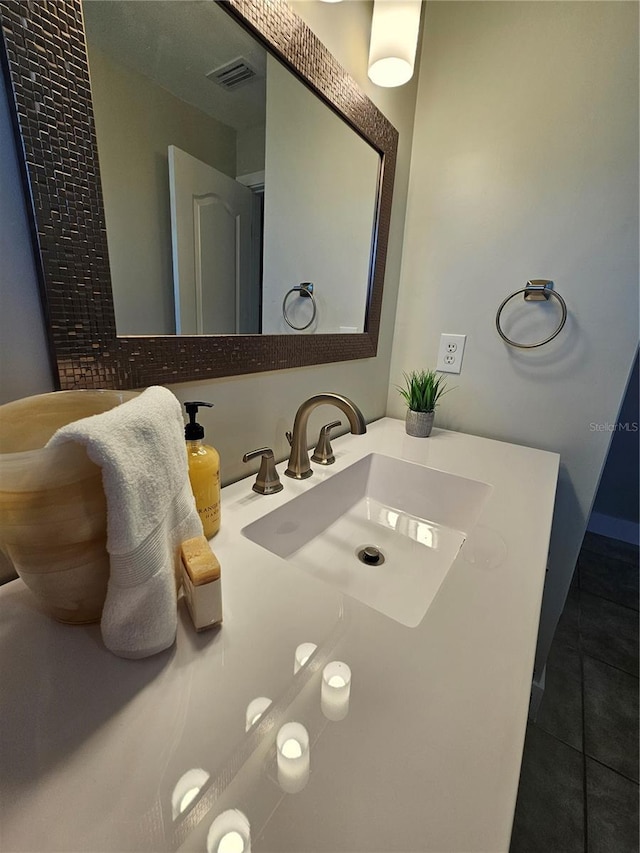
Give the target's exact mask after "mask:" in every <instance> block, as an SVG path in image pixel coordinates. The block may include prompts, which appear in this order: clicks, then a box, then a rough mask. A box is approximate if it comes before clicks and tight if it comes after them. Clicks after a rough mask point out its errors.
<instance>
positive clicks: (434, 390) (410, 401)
mask: <svg viewBox="0 0 640 853" xmlns="http://www.w3.org/2000/svg"><path fill="white" fill-rule="evenodd" d="M403 376H404V382H405V385H404V388H403V387H401V386H400V385H398V386H397V388H398V391H399V392H400V394H401V395H402V396H403V398H404V400H405V402H406V404H407V406H408V407H409V408H408V409H407V417H406V421H405V426H406V430H407V435H413V436H415V437H416V438H428V437H429V436H430V435H431V430H432V428H433V419H434V417H435V410H436V406H437V405H438V401H439V399H440V397H442V395H443V394H445V393H446V392H447V391H449V390H451V389H449V388H447V386H446V383H445V382H444V381H443V379H442V376H438V374H437V373H436V372H435V370H412V371H411V373H408V374H407V373H404V374H403Z"/></svg>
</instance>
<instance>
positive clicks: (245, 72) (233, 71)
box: [207, 56, 258, 91]
mask: <svg viewBox="0 0 640 853" xmlns="http://www.w3.org/2000/svg"><path fill="white" fill-rule="evenodd" d="M257 76H258V74H257V72H256V71H255V70H254V69H253V68H252V67H251V65H249V63H248V62H247V60H246V59H243V57H241V56H239V57H238V58H237V59H233V60H232V61H231V62H227V63H226V64H225V65H221V66H220V67H219V68H214V69H213V71H210V72H209V73H208V74H207V77H208V78H209V80H211V81H213V82H214V83H217V84H218V86H222V88H223V89H227V90H229V91H232V90H233V89H238V88H239V87H240V86H244V85H245V84H246V83H249V82H250V81H251V80H253V79H254V77H257Z"/></svg>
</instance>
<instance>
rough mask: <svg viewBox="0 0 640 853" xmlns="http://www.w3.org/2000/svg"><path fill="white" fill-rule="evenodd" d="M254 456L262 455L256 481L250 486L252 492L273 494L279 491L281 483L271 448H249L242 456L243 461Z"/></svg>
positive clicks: (281, 487)
mask: <svg viewBox="0 0 640 853" xmlns="http://www.w3.org/2000/svg"><path fill="white" fill-rule="evenodd" d="M256 456H262V461H261V462H260V470H259V471H258V476H257V477H256V481H255V483H254V484H253V486H252V487H251V488H252V489H253V491H254V492H257V493H258V494H259V495H275V494H276V493H277V492H281V491H282V489H283V485H282V483H281V482H280V477H278V472H277V471H276V463H275V460H274V458H273V450H272V449H271V448H270V447H259V448H258V449H257V450H250V451H249V453H245V454H244V456H243V457H242V461H243V462H248V461H249V460H250V459H255V457H256Z"/></svg>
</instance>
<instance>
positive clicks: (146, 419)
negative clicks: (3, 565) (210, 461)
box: [47, 386, 202, 658]
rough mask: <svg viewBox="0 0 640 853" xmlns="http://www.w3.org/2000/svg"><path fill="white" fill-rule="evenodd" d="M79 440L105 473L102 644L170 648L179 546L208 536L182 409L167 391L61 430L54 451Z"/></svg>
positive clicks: (129, 649) (153, 391)
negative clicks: (198, 502) (204, 533)
mask: <svg viewBox="0 0 640 853" xmlns="http://www.w3.org/2000/svg"><path fill="white" fill-rule="evenodd" d="M64 441H77V442H79V443H80V444H83V445H84V446H85V447H86V449H87V454H88V456H89V458H90V459H91V460H92V461H93V462H95V463H96V465H99V466H100V467H101V468H102V483H103V486H104V491H105V495H106V498H107V551H108V552H109V555H110V575H109V586H108V589H107V598H106V601H105V604H104V609H103V612H102V621H101V625H100V627H101V630H102V638H103V640H104V643H105V645H106V647H107V648H108V649H110V651H112V652H113V653H114V654H116V655H119V656H120V657H124V658H143V657H148V656H149V655H154V654H156V653H157V652H161V651H162V650H163V649H166V648H168V647H169V646H170V645H171V644H172V643H173V642H174V640H175V636H176V629H177V607H176V582H175V577H176V571H177V568H178V565H179V563H178V561H179V559H180V544H181V543H182V542H183V541H184V540H185V539H191V538H192V537H193V536H201V535H202V524H201V522H200V518H199V516H198V513H197V510H196V506H195V500H194V498H193V493H192V491H191V487H190V484H189V474H188V468H187V456H186V452H185V445H184V425H183V421H182V409H181V407H180V403H179V402H178V400H177V399H176V398H175V397H174V395H173V394H172V393H171V392H170V391H168V390H167V389H166V388H160V387H157V386H154V387H151V388H147V389H146V391H143V392H142V394H140V396H139V397H135V398H134V399H133V400H129V401H127V402H126V403H123V404H122V405H120V406H117V407H116V408H115V409H111V410H110V411H108V412H104V414H100V415H94V416H93V417H89V418H83V419H82V420H79V421H75V422H73V423H70V424H67V425H66V426H63V427H61V428H60V429H59V430H58V431H57V432H56V433H55V435H54V436H53V437H52V438H51V439H50V441H49V443H48V445H47V446H48V447H50V446H52V445H56V444H60V443H62V442H64Z"/></svg>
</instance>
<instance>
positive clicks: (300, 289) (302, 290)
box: [282, 281, 318, 332]
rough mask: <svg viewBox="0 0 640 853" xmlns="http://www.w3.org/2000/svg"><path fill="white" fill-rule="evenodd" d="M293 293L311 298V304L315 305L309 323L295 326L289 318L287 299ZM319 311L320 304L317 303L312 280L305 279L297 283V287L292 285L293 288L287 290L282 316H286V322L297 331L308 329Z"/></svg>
mask: <svg viewBox="0 0 640 853" xmlns="http://www.w3.org/2000/svg"><path fill="white" fill-rule="evenodd" d="M292 293H297V294H298V296H304V297H306V298H309V299H311V304H312V306H313V313H312V314H311V319H310V320H309V322H308V323H305V325H304V326H295V325H294V324H293V323H292V322H291V320H290V319H289V315H288V314H287V299H288V298H289V296H290V295H291V294H292ZM317 313H318V306H317V305H316V300H315V297H314V295H313V284H312V283H311V282H310V281H303V282H302V284H296V286H295V287H292V288H291V290H287V292H286V293H285V295H284V299H283V300H282V316H283V317H284V320H285V323H286V324H287V325H288V326H291V328H292V329H295V330H296V332H302V331H304V329H308V328H309V326H310V325H311V324H312V323H313V321H314V320H315V319H316V314H317Z"/></svg>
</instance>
